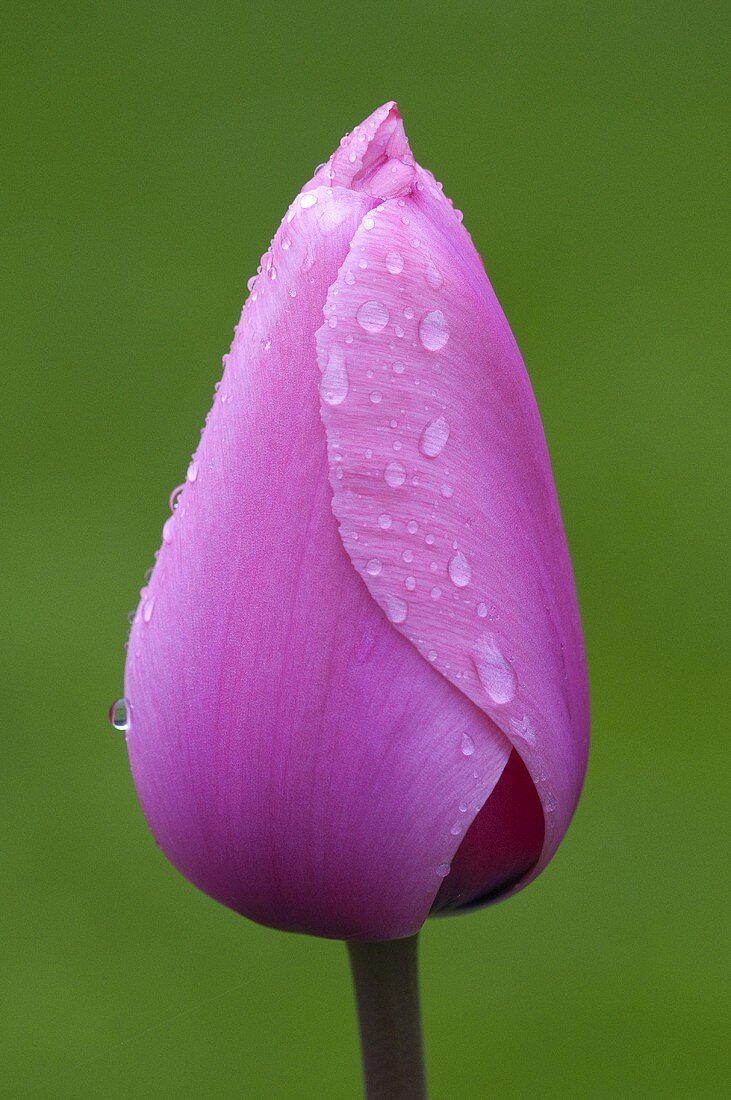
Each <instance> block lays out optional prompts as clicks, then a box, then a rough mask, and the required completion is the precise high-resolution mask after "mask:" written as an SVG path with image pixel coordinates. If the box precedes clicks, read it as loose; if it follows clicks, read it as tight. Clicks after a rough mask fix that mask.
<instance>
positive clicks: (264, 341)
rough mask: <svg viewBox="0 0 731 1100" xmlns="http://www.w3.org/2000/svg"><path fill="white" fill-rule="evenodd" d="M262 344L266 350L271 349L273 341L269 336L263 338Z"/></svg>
mask: <svg viewBox="0 0 731 1100" xmlns="http://www.w3.org/2000/svg"><path fill="white" fill-rule="evenodd" d="M261 346H262V348H263V349H264V351H269V348H270V347H271V346H272V342H271V340H269V339H268V338H265V339H264V340H262V342H261Z"/></svg>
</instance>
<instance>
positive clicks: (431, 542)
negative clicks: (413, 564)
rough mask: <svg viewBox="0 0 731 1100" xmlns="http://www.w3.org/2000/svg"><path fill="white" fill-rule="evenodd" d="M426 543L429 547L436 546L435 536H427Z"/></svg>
mask: <svg viewBox="0 0 731 1100" xmlns="http://www.w3.org/2000/svg"><path fill="white" fill-rule="evenodd" d="M424 542H425V543H426V545H427V546H433V545H434V536H433V535H432V534H428V535H426V537H425V538H424Z"/></svg>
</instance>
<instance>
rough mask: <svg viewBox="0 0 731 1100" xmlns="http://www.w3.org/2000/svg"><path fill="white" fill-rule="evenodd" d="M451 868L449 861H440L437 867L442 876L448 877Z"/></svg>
mask: <svg viewBox="0 0 731 1100" xmlns="http://www.w3.org/2000/svg"><path fill="white" fill-rule="evenodd" d="M451 870H452V868H451V867H450V865H449V864H448V863H440V864H439V866H438V867H437V874H438V875H439V877H440V878H446V877H447V875H448V874H449V872H450V871H451Z"/></svg>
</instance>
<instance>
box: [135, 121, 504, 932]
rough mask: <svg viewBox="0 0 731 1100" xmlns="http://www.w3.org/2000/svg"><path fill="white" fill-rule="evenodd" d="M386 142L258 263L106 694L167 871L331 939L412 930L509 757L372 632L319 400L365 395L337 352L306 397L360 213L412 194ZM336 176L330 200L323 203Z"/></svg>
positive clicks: (375, 627) (424, 667)
mask: <svg viewBox="0 0 731 1100" xmlns="http://www.w3.org/2000/svg"><path fill="white" fill-rule="evenodd" d="M398 121H400V120H398V117H397V113H394V109H393V108H392V106H390V105H387V110H386V113H385V115H384V116H383V117H382V118H381V119H380V121H378V120H377V121H376V125H375V126H370V125H368V126H367V129H366V142H365V146H366V147H365V148H361V146H362V145H363V143H362V142H361V143H360V145H359V147H358V148H359V151H358V155H357V157H356V161H355V162H353V161H351V160H350V154H349V153H347V154H346V156H345V161H346V163H347V165H352V164H354V163H355V164H356V166H357V171H356V172H355V173H354V175H353V177H351V178H350V179H349V180H348V179H347V171H349V169H346V168H345V165H344V164H342V163H341V162H342V159H343V157H342V155H341V152H340V151H339V153H337V154H336V155H335V157H334V158H332V160H331V162H329V166H326V167H325V168H324V169H322V170H321V171H320V172H319V173H318V174H317V175H316V176H315V179H314V180H313V181H311V182H310V184H308V185H307V186H306V187H305V189H304V190H303V191H302V192H301V194H300V195H299V196H298V198H297V199H296V200H295V202H294V203H293V205H292V207H291V208H290V210H289V212H288V213H287V215H286V216H285V218H284V220H283V222H282V225H281V226H280V228H279V230H278V232H277V234H276V236H275V238H274V240H273V242H272V246H271V249H270V250H269V251H268V252H267V253H266V254H265V256H264V258H263V260H262V267H261V272H260V274H259V276H258V279H257V280H256V282H255V284H254V285H253V289H252V293H251V296H250V298H249V300H248V302H247V304H246V306H245V308H244V311H243V314H242V317H241V320H240V322H239V324H238V326H237V329H236V332H235V337H234V341H233V345H232V348H231V351H230V353H229V355H228V356H226V358H225V370H224V374H223V378H222V381H221V384H220V387H219V388H218V391H217V394H216V397H215V400H214V403H213V407H212V409H211V411H210V413H209V416H208V418H207V422H206V426H205V429H204V432H203V434H202V438H201V441H200V444H199V446H198V449H197V451H196V453H195V455H194V457H193V460H192V463H191V466H190V469H189V472H188V479H187V481H186V484H185V487H184V488H183V490H182V492H181V493H180V495H179V497H178V498H177V507H176V509H175V511H174V514H173V516H172V517H171V519H170V520H168V521H167V523H166V525H165V533H164V537H163V543H162V546H161V549H160V551H159V554H158V557H157V561H156V565H155V569H154V571H153V574H152V577H151V580H150V583H149V585H148V587H147V588H146V589H145V590H143V596H142V601H141V603H140V607H139V609H138V612H137V615H136V618H135V621H134V624H133V628H132V632H131V637H130V642H129V650H128V659H127V667H126V682H125V693H126V695H127V698H128V699H129V702H130V715H131V724H130V728H129V730H128V732H127V742H128V747H129V754H130V761H131V765H132V770H133V775H134V780H135V784H136V786H137V790H138V793H139V796H140V801H141V803H142V807H143V810H144V812H145V815H146V817H147V819H148V821H149V824H150V826H151V828H152V830H153V833H154V835H155V837H156V839H157V841H158V843H159V844H160V846H161V847H162V848H163V850H164V851H165V853H166V854H167V856H168V857H169V859H170V860H171V861H172V862H173V863H174V864H175V865H176V866H177V867H178V868H179V869H180V870H181V871H182V873H183V874H185V875H186V876H187V877H188V878H189V879H190V880H191V881H192V882H194V883H195V884H196V885H198V886H199V887H200V888H201V889H203V890H205V891H206V892H207V893H209V894H210V895H211V896H213V897H215V898H217V899H218V900H220V901H221V902H223V903H224V904H226V905H229V906H230V907H231V908H233V909H235V910H237V911H238V912H240V913H242V914H244V915H246V916H248V917H251V918H252V919H255V920H258V921H260V922H261V923H264V924H268V925H272V926H274V927H278V928H284V929H290V930H295V931H302V932H309V933H313V934H318V935H324V936H333V937H340V938H345V939H350V938H364V939H381V938H391V937H397V936H404V935H409V934H412V933H413V932H415V931H416V930H417V929H418V928H419V927H420V925H421V923H422V922H423V920H424V919H425V917H426V916H427V914H428V913H429V910H430V908H431V906H432V903H433V901H434V897H435V895H436V893H437V890H438V888H439V886H440V883H441V882H442V877H443V876H444V875H446V874H447V871H448V864H449V860H450V858H451V856H452V855H453V854H454V850H455V847H456V846H457V845H458V843H459V840H458V838H457V837H456V835H455V833H454V832H453V831H452V830H453V828H454V825H455V823H456V822H458V821H460V822H463V823H464V827H465V828H466V827H468V826H469V824H470V822H471V821H472V820H473V819H474V818H475V816H476V815H477V813H478V812H479V810H480V808H481V807H482V806H483V804H484V803H485V800H486V799H487V798H488V796H489V795H490V794H491V792H492V791H493V789H494V788H495V785H496V783H497V782H498V780H499V778H500V776H501V774H502V772H503V770H504V768H505V763H506V761H507V759H508V756H509V753H510V746H509V743H508V741H507V740H506V738H505V736H504V734H503V732H501V731H500V729H498V726H497V724H496V723H495V722H494V721H493V720H492V718H491V717H490V716H489V715H486V714H485V713H484V712H483V709H482V708H481V705H480V704H481V702H482V700H480V701H479V702H478V704H477V705H476V704H475V702H474V701H473V700H472V699H471V698H470V697H469V695H468V694H467V693H465V692H464V689H463V686H462V685H458V684H455V683H452V682H450V681H449V679H447V678H445V677H444V676H443V675H441V674H440V672H439V671H437V669H436V668H435V667H433V666H432V665H431V664H430V662H429V661H428V660H424V659H423V657H422V655H421V653H420V652H418V651H417V649H416V648H414V646H413V645H412V644H411V641H410V638H409V637H404V636H402V634H401V633H399V631H398V630H397V629H394V626H393V624H392V623H389V622H388V621H387V619H386V618H385V617H384V615H383V614H382V612H381V610H380V608H379V606H378V605H377V603H376V602H374V600H373V598H372V596H371V594H370V593H369V590H368V587H367V585H368V583H369V574H368V573H367V572H366V566H367V563H365V562H363V563H361V557H360V555H359V554H358V555H357V561H358V567H357V569H353V566H352V564H351V559H350V558H349V557H348V554H346V553H345V551H344V549H343V544H342V542H341V539H340V537H339V534H338V530H337V524H336V520H335V517H334V515H333V511H332V492H331V488H330V484H329V481H328V453H327V447H326V440H325V433H324V432H323V427H322V422H321V419H320V412H319V406H320V398H319V396H318V385H319V386H320V392H321V393H322V399H323V401H324V402H325V403H326V404H327V407H328V409H332V410H337V409H338V408H342V409H348V408H349V407H350V403H351V397H352V396H354V395H356V396H357V395H358V394H359V392H360V386H361V379H360V375H359V372H358V370H357V369H355V365H354V364H352V365H351V364H348V365H347V368H345V360H343V359H341V358H340V357H339V354H338V353H337V352H335V350H334V348H333V355H332V360H331V361H330V362H328V361H326V362H325V363H324V364H323V367H324V369H323V374H322V377H321V376H320V375H319V374H318V364H317V349H316V344H315V333H316V330H317V329H318V328H319V326H320V325H321V323H322V318H323V306H324V305H325V302H326V299H327V297H328V289H329V288H330V294H331V298H330V300H331V301H334V300H336V299H335V291H336V289H337V288H338V287H340V286H341V284H342V287H343V288H344V289H345V288H347V287H348V284H347V279H346V269H344V267H343V265H344V261H345V260H346V257H348V256H349V255H350V253H351V251H352V245H351V242H352V241H353V240H354V239H355V240H357V239H358V238H359V236H360V235H362V234H364V233H366V232H367V231H366V230H364V229H363V228H362V227H363V226H364V224H366V222H367V219H368V217H369V214H370V211H371V210H372V208H373V207H374V206H375V205H376V204H378V203H379V202H380V200H381V199H387V200H388V201H389V202H391V203H396V204H397V203H398V201H399V198H398V197H396V196H398V195H399V194H400V193H401V191H402V190H403V189H404V188H405V187H408V186H409V183H408V181H409V179H412V178H413V169H412V168H411V167H410V162H409V156H410V155H409V154H408V152H407V148H406V149H404V147H403V142H402V137H401V135H402V133H403V131H402V129H401V130H400V129H399V125H398ZM364 125H365V124H364ZM382 127H385V129H384V130H382V129H381V128H382ZM361 129H362V128H361ZM404 140H405V139H404ZM342 149H345V146H343V147H342ZM369 150H371V153H370V154H369ZM358 158H359V159H358ZM394 166H395V169H396V170H395V171H391V169H392V167H394ZM331 170H333V171H334V172H335V175H336V176H337V177H338V179H340V178H341V177H342V182H343V183H344V184H346V186H340V185H336V186H334V187H330V186H325V185H324V184H323V181H328V180H329V179H330V176H329V173H330V172H331ZM343 172H345V173H346V175H342V173H343ZM409 172H410V173H411V174H410V175H409ZM356 177H357V178H356ZM354 181H355V184H356V187H355V189H354V187H353V186H351V185H352V184H353V183H354ZM333 182H334V181H333ZM358 187H361V189H358ZM394 188H395V190H394ZM378 191H381V192H382V193H381V194H378V193H377V192H378ZM396 209H400V208H398V207H396ZM378 217H379V218H380V215H378ZM359 227H360V228H359ZM341 276H342V279H341ZM345 297H347V294H346V295H345ZM332 319H333V317H332V316H331V317H330V318H329V320H332ZM334 319H335V320H336V321H337V317H335V318H334ZM325 328H326V329H327V330H328V331H330V329H329V322H328V321H326V325H325ZM361 331H362V330H361ZM343 334H344V333H343ZM326 359H327V357H326ZM344 368H345V369H346V370H347V374H346V376H345V378H344V377H343V369H344ZM341 398H342V399H341ZM330 458H331V460H332V462H333V463H336V462H337V456H336V454H335V451H334V449H333V447H332V446H331V453H330ZM332 477H333V484H336V485H337V484H339V482H338V477H337V473H336V471H335V468H333V471H332ZM375 518H376V522H377V517H375ZM382 522H383V523H385V520H383V521H382ZM379 529H380V528H379ZM355 541H356V540H355V539H353V542H355ZM348 546H349V548H350V547H351V542H350V541H349V543H348ZM361 571H362V575H364V576H365V578H366V584H364V583H363V579H362V577H361ZM394 606H395V605H394ZM396 617H397V616H396ZM463 808H464V809H463Z"/></svg>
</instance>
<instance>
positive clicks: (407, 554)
mask: <svg viewBox="0 0 731 1100" xmlns="http://www.w3.org/2000/svg"><path fill="white" fill-rule="evenodd" d="M401 557H402V558H403V559H404V561H405V562H406V564H407V565H409V564H410V563H411V562H412V561H413V560H414V551H413V550H404V552H403V554H402V555H401Z"/></svg>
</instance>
